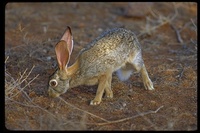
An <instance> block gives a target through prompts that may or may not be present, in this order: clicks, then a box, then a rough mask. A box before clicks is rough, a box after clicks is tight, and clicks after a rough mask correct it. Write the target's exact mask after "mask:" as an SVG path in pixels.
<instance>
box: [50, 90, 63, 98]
mask: <svg viewBox="0 0 200 133" xmlns="http://www.w3.org/2000/svg"><path fill="white" fill-rule="evenodd" d="M48 95H49V97H51V98H55V97H59V95H60V94H58V93H56V92H55V91H54V90H52V89H49V90H48Z"/></svg>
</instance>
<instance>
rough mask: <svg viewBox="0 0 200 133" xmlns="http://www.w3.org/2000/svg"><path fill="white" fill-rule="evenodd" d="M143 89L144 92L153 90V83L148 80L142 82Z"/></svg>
mask: <svg viewBox="0 0 200 133" xmlns="http://www.w3.org/2000/svg"><path fill="white" fill-rule="evenodd" d="M144 87H145V89H146V90H154V87H153V83H152V82H151V80H150V79H148V80H146V81H145V82H144Z"/></svg>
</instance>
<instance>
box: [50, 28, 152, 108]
mask: <svg viewBox="0 0 200 133" xmlns="http://www.w3.org/2000/svg"><path fill="white" fill-rule="evenodd" d="M72 49H73V38H72V32H71V29H70V27H67V29H66V31H65V32H64V34H63V36H62V38H61V40H60V41H59V42H58V43H57V44H56V46H55V52H56V57H57V62H58V66H59V68H58V69H57V70H56V71H55V73H54V74H53V75H52V76H51V77H50V80H49V88H48V94H49V96H51V97H58V96H60V95H61V94H63V93H65V92H66V91H67V90H68V89H70V88H74V87H76V86H79V85H95V84H98V88H97V91H96V96H95V98H94V99H93V100H92V101H91V102H90V105H97V104H100V102H101V99H102V95H103V93H104V90H105V95H106V96H107V97H109V98H112V97H113V91H112V89H111V81H112V73H113V72H115V71H117V75H118V77H119V79H120V80H122V81H124V80H127V79H128V78H129V77H130V75H131V73H132V70H133V68H135V69H136V71H138V72H140V73H141V76H142V79H143V83H144V87H145V89H146V90H153V89H154V87H153V83H152V82H151V80H150V79H149V76H148V73H147V71H146V68H145V65H144V61H143V59H142V54H141V47H140V44H139V42H138V40H137V37H136V35H135V34H134V33H133V32H132V31H129V30H126V29H123V28H115V29H112V30H109V31H106V32H104V33H102V34H101V35H100V36H99V37H97V38H96V39H95V40H94V41H92V42H91V43H89V44H88V45H87V46H86V47H85V48H84V49H82V50H81V51H80V53H79V55H78V57H77V59H76V61H75V63H74V64H73V65H71V66H68V63H69V60H70V56H71V53H72Z"/></svg>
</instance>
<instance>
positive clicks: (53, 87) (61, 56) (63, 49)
mask: <svg viewBox="0 0 200 133" xmlns="http://www.w3.org/2000/svg"><path fill="white" fill-rule="evenodd" d="M72 49H73V38H72V33H71V29H70V27H67V29H66V31H65V33H64V34H63V36H62V38H61V40H60V41H59V42H58V43H57V44H56V47H55V52H56V57H57V62H58V66H59V68H58V69H57V70H56V71H55V72H54V73H53V75H52V76H51V77H50V79H49V87H48V94H49V96H50V97H58V96H60V95H61V94H63V93H65V92H66V91H67V90H68V89H69V81H70V79H71V78H70V73H69V71H68V69H67V65H68V63H69V60H70V55H71V52H72Z"/></svg>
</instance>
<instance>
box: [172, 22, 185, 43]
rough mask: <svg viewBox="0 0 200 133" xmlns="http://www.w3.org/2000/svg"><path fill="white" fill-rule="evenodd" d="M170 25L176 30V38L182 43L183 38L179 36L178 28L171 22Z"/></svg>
mask: <svg viewBox="0 0 200 133" xmlns="http://www.w3.org/2000/svg"><path fill="white" fill-rule="evenodd" d="M171 27H172V28H173V29H174V30H175V32H176V36H177V39H178V42H179V43H181V44H183V39H182V38H181V35H180V30H177V29H176V27H175V26H174V25H173V24H171Z"/></svg>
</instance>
